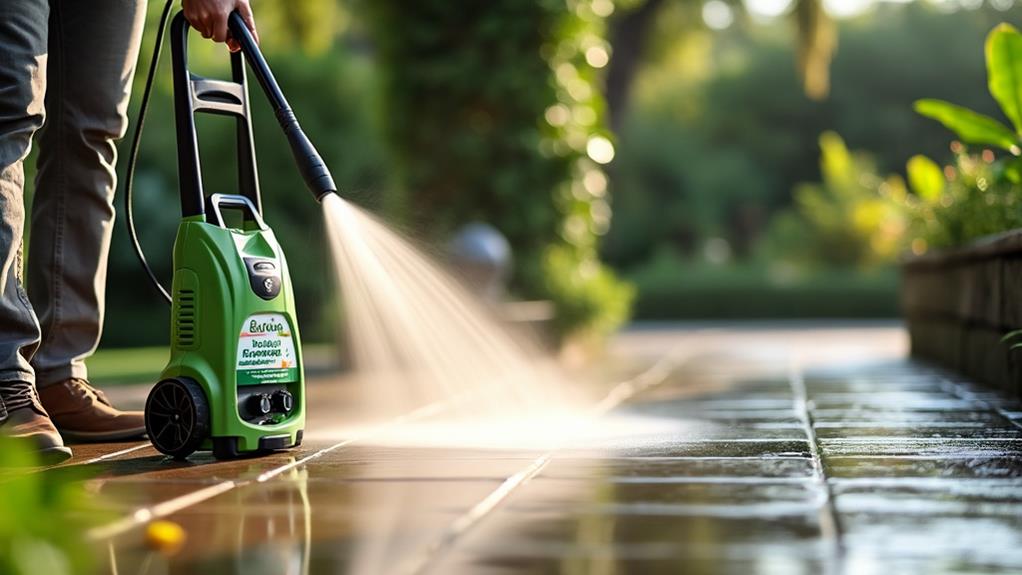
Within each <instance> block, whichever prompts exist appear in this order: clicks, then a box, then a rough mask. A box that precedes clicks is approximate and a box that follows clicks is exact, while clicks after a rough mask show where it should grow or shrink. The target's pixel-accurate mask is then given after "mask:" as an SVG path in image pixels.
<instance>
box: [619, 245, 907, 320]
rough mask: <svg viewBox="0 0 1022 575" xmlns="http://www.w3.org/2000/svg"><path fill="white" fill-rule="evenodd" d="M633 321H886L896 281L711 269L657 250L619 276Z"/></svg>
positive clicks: (886, 270)
mask: <svg viewBox="0 0 1022 575" xmlns="http://www.w3.org/2000/svg"><path fill="white" fill-rule="evenodd" d="M627 279H628V280H629V281H631V282H633V283H634V284H635V285H636V286H637V288H638V298H637V300H636V304H635V316H636V317H637V318H638V319H648V320H663V319H688V320H696V319H733V320H751V319H776V318H819V317H826V318H888V317H896V316H897V315H898V298H897V293H898V275H897V272H896V271H895V270H894V269H893V267H890V266H888V267H880V268H876V269H872V270H854V269H825V270H824V269H818V270H798V269H796V268H794V267H792V266H790V265H788V264H784V263H776V262H774V263H770V264H768V263H766V262H760V261H745V262H735V263H732V264H728V265H718V264H712V263H709V262H705V261H695V260H691V259H686V258H684V257H681V256H679V255H677V254H675V253H673V252H672V251H670V250H662V251H661V252H660V253H658V254H657V256H656V257H654V258H652V259H651V260H650V261H649V262H648V263H647V264H645V265H644V266H641V267H639V268H637V269H635V270H633V272H632V273H630V274H629V275H628V276H627Z"/></svg>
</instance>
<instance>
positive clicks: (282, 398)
mask: <svg viewBox="0 0 1022 575" xmlns="http://www.w3.org/2000/svg"><path fill="white" fill-rule="evenodd" d="M294 407H295V396H293V395H291V392H290V391H287V390H286V389H281V390H278V391H277V392H275V393H274V394H273V410H274V411H277V412H280V413H291V410H292V409H294Z"/></svg>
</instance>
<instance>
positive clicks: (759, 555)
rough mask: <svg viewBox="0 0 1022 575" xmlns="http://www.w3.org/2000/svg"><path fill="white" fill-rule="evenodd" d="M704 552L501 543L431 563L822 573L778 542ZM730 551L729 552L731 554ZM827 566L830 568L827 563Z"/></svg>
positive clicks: (459, 568)
mask: <svg viewBox="0 0 1022 575" xmlns="http://www.w3.org/2000/svg"><path fill="white" fill-rule="evenodd" d="M707 551H708V553H707V554H706V555H698V554H696V553H692V552H690V553H682V552H679V550H676V549H675V548H673V547H672V546H659V547H653V546H643V547H637V546H636V547H631V546H630V547H624V546H609V547H605V548H595V549H594V548H584V547H579V548H576V549H572V550H570V552H568V553H564V554H561V553H556V552H554V553H546V554H544V553H542V552H541V551H540V550H526V551H518V550H514V549H506V550H503V551H502V552H501V551H494V552H492V553H478V554H474V553H468V552H464V553H460V552H459V553H454V554H452V556H450V557H444V558H443V559H442V560H441V562H440V563H439V564H438V565H437V568H436V569H435V571H436V572H437V573H479V574H484V575H502V574H510V573H515V574H523V573H524V574H528V575H532V574H544V575H545V574H550V575H555V574H562V573H642V574H649V575H660V574H664V575H676V574H678V573H720V574H723V575H730V574H734V575H748V574H749V573H784V574H786V575H815V574H818V573H827V572H828V565H834V564H836V563H835V562H827V561H826V560H823V559H819V558H817V557H815V556H813V555H811V554H807V556H806V557H792V553H791V551H790V550H789V549H786V548H784V547H782V546H768V545H761V546H747V547H743V548H741V549H738V548H725V549H713V550H712V552H709V551H711V550H707ZM732 555H733V556H732ZM831 571H833V569H831Z"/></svg>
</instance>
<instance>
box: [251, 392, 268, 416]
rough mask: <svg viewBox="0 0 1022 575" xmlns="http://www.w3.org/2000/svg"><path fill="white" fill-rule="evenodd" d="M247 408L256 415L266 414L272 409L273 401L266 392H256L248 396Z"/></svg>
mask: <svg viewBox="0 0 1022 575" xmlns="http://www.w3.org/2000/svg"><path fill="white" fill-rule="evenodd" d="M248 405H249V409H250V410H251V411H252V412H253V413H256V414H258V415H266V414H267V413H269V412H270V411H271V410H272V409H273V402H272V401H271V399H270V396H269V394H267V393H257V394H255V395H252V396H249V398H248Z"/></svg>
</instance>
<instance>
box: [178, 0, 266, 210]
mask: <svg viewBox="0 0 1022 575" xmlns="http://www.w3.org/2000/svg"><path fill="white" fill-rule="evenodd" d="M189 29H190V26H189V24H188V20H187V19H185V17H184V14H183V13H181V12H178V14H177V15H176V16H175V17H174V21H173V23H172V24H171V35H170V36H171V37H170V46H171V57H172V63H173V70H174V111H175V114H174V116H175V121H176V125H177V126H176V127H177V158H178V160H177V165H178V179H179V182H180V188H181V214H182V215H183V216H185V217H189V216H202V215H204V214H205V193H204V191H203V187H202V171H201V168H200V162H199V143H198V138H197V136H196V133H195V114H196V113H199V112H203V113H209V114H219V115H226V116H232V117H234V118H235V120H236V132H237V149H238V189H239V191H240V193H241V195H242V196H244V197H245V198H247V199H248V200H249V203H250V205H251V206H252V207H253V208H254V210H255V212H256V213H257V214H261V213H262V198H261V196H260V192H259V174H258V172H257V170H256V159H255V146H254V139H253V137H252V122H251V112H250V110H249V99H248V83H247V79H246V75H245V63H244V61H243V60H242V57H241V54H238V53H234V54H231V78H232V80H231V81H226V80H214V79H210V78H203V77H202V76H197V75H195V74H192V73H191V71H190V70H189V69H188V30H189Z"/></svg>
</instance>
